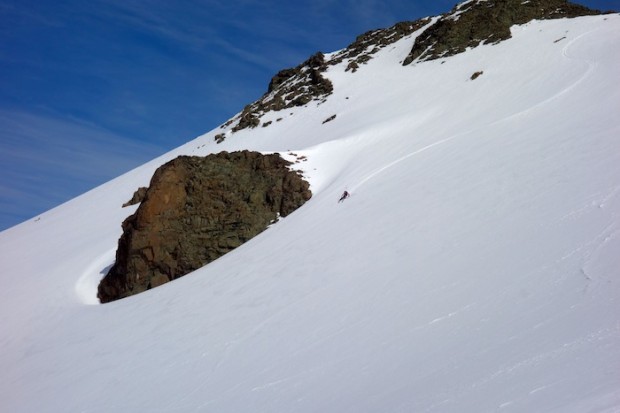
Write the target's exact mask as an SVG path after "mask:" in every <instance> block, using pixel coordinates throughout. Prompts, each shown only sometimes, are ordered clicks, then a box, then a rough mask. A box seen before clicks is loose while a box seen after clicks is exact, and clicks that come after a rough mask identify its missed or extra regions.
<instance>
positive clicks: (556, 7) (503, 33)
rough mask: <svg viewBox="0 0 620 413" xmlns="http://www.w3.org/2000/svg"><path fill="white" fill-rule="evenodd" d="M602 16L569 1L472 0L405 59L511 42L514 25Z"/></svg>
mask: <svg viewBox="0 0 620 413" xmlns="http://www.w3.org/2000/svg"><path fill="white" fill-rule="evenodd" d="M594 14H600V12H599V11H598V10H592V9H589V8H587V7H584V6H580V5H577V4H573V3H570V2H568V1H566V0H528V1H524V0H471V1H465V2H462V3H460V4H458V5H456V6H455V7H454V9H452V11H451V12H450V13H448V14H446V15H443V16H442V17H441V18H440V19H439V20H437V21H436V22H435V23H434V24H433V25H431V26H430V27H428V28H427V29H426V30H424V32H422V34H420V35H419V36H418V37H417V38H416V41H415V43H414V45H413V48H412V49H411V52H410V53H409V55H408V56H407V58H406V59H405V60H404V62H403V65H408V64H410V63H412V62H413V61H426V60H434V59H439V58H442V57H447V56H452V55H455V54H458V53H462V52H464V51H465V50H467V48H470V47H476V46H478V45H480V44H482V43H487V44H493V43H498V42H501V41H502V40H506V39H509V38H510V37H511V35H510V26H512V25H515V24H525V23H527V22H529V21H531V20H534V19H539V20H542V19H559V18H562V17H578V16H585V15H594Z"/></svg>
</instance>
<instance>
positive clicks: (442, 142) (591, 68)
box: [352, 29, 597, 192]
mask: <svg viewBox="0 0 620 413" xmlns="http://www.w3.org/2000/svg"><path fill="white" fill-rule="evenodd" d="M596 31H597V30H596V29H595V30H591V31H589V32H586V33H583V34H581V35H579V36H577V37H576V38H574V39H572V40H571V41H570V42H569V43H568V44H567V45H566V46H564V48H563V49H562V55H563V56H564V57H565V58H566V59H568V60H573V61H582V62H585V63H586V64H587V68H586V70H585V71H584V72H583V74H582V75H581V76H580V77H579V78H578V79H577V80H575V81H574V82H573V83H571V84H570V85H568V86H567V87H565V88H564V89H562V90H561V91H559V92H557V93H556V94H554V95H553V96H551V97H549V98H547V99H545V100H543V101H541V102H538V103H536V104H534V105H532V106H530V107H528V108H526V109H523V110H520V111H518V112H516V113H513V114H510V115H508V116H505V117H504V118H502V119H498V120H495V121H492V122H490V123H489V124H487V125H485V126H481V127H479V128H476V129H472V130H470V131H467V132H462V133H458V134H456V135H453V136H450V137H448V138H445V139H442V140H440V141H437V142H434V143H432V144H430V145H426V146H424V147H422V148H420V149H417V150H415V151H413V152H411V153H408V154H407V155H404V156H402V157H400V158H398V159H396V160H395V161H393V162H390V163H389V164H387V165H385V166H383V167H381V168H379V169H377V170H376V171H374V172H372V173H371V174H369V175H368V176H366V177H364V178H363V179H362V180H361V181H359V182H358V183H357V184H356V185H354V186H353V187H352V191H353V192H355V191H357V190H358V189H359V188H360V187H361V186H363V185H364V184H365V183H367V182H368V181H370V180H371V179H373V178H375V177H377V176H378V175H380V174H382V173H383V172H385V171H387V170H388V169H390V168H392V167H394V166H396V165H398V164H399V163H401V162H403V161H406V160H407V159H409V158H411V157H413V156H415V155H418V154H420V153H423V152H425V151H427V150H429V149H432V148H435V147H437V146H442V145H445V144H447V143H449V142H451V141H454V140H455V139H458V138H461V137H465V136H471V135H473V134H474V133H475V132H476V131H479V130H482V129H485V128H488V127H491V126H495V125H498V124H500V123H502V122H507V121H510V120H513V119H515V118H518V117H520V116H523V115H526V114H528V113H530V112H532V111H534V110H536V109H539V108H541V107H543V106H545V105H548V104H550V103H552V102H553V101H555V100H557V99H559V98H560V97H562V96H564V95H566V94H567V93H569V92H570V91H571V90H573V89H574V88H576V87H577V86H579V85H580V84H581V83H583V82H584V80H585V79H587V78H588V77H590V76H591V75H592V73H593V72H594V70H595V68H596V61H591V60H588V59H583V58H577V57H571V56H570V55H569V50H570V48H571V47H572V46H573V45H574V44H575V43H577V42H578V41H579V40H581V39H583V38H584V37H586V36H588V35H592V34H594V33H596Z"/></svg>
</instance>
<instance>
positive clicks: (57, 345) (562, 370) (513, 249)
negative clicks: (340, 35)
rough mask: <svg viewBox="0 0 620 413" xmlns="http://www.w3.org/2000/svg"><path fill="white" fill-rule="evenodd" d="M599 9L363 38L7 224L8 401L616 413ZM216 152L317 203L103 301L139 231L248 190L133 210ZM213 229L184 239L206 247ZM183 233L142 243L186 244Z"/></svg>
mask: <svg viewBox="0 0 620 413" xmlns="http://www.w3.org/2000/svg"><path fill="white" fill-rule="evenodd" d="M515 7H518V8H519V10H521V11H519V10H516V9H515ZM526 9H532V10H534V11H536V13H539V14H536V16H537V17H534V18H533V20H527V21H524V20H521V19H522V17H521V16H522V10H526ZM541 10H542V11H541ZM572 10H582V11H583V13H581V12H579V14H585V15H583V16H580V17H570V16H573V14H572V13H573V11H572ZM591 14H592V12H591V11H588V10H586V9H582V8H579V7H577V6H572V5H570V4H569V3H566V2H557V6H556V3H555V2H551V1H550V2H535V1H527V0H523V1H520V2H508V1H505V2H499V1H491V0H489V1H469V2H464V3H461V4H460V5H458V6H457V7H456V8H455V9H453V10H452V11H451V12H449V13H447V14H444V15H441V16H435V17H431V18H427V19H422V20H418V21H413V22H405V23H399V24H397V25H395V26H393V27H391V28H388V29H382V30H375V31H371V32H368V33H365V34H363V35H361V36H359V37H358V38H357V39H356V40H355V41H354V42H353V43H352V44H351V46H350V47H348V48H346V49H343V50H339V51H335V52H331V53H321V54H315V55H313V56H312V57H311V58H310V59H308V60H307V61H306V62H304V63H302V64H300V65H298V66H296V67H294V68H291V69H287V70H284V71H281V72H279V73H278V74H276V75H275V76H274V78H273V79H272V81H271V82H270V84H269V85H265V90H266V93H265V95H264V96H263V97H262V98H261V99H259V100H258V101H257V102H254V103H252V104H250V105H248V106H247V107H246V108H244V109H243V110H242V111H241V112H240V113H238V114H236V115H235V116H234V117H233V118H232V119H231V120H230V121H229V122H227V123H226V124H224V125H221V126H219V127H216V128H215V129H213V130H212V131H210V132H208V133H206V134H204V135H203V136H200V137H198V138H196V139H195V140H192V141H190V142H188V143H187V144H185V145H183V146H181V147H179V148H177V149H175V150H173V151H171V152H170V153H167V154H165V155H164V156H162V157H160V158H157V159H154V160H153V161H151V162H149V163H147V164H145V165H143V166H141V167H139V168H137V169H135V170H133V171H131V172H129V173H127V174H125V175H123V176H121V177H118V178H117V179H115V180H113V181H110V182H109V183H107V184H105V185H103V186H101V187H99V188H96V189H94V190H92V191H90V192H88V193H86V194H84V195H82V196H80V197H78V198H76V199H74V200H72V201H70V202H68V203H66V204H64V205H62V206H60V207H58V208H55V209H53V210H51V211H49V212H47V213H45V214H43V215H41V216H40V218H39V219H37V220H33V221H28V222H24V223H23V224H21V225H19V226H16V227H14V228H11V229H9V230H6V231H4V232H2V233H0V251H2V259H0V280H1V281H0V282H1V285H2V288H0V311H2V312H3V314H5V318H4V320H3V325H2V329H1V330H0V349H1V350H2V351H0V365H1V366H2V372H0V383H1V385H0V406H1V409H0V410H2V411H7V412H17V413H26V412H60V411H62V412H91V413H100V412H110V411H113V412H128V413H129V412H142V411H148V412H160V411H161V412H177V413H183V412H196V411H205V412H224V413H225V412H231V413H232V412H235V413H236V412H248V411H252V412H254V411H257V412H297V413H305V412H308V413H310V412H440V413H450V412H557V413H560V412H561V413H582V412H605V413H611V412H617V411H618V410H619V409H620V393H619V392H618V383H620V373H619V370H618V368H617V366H618V365H620V350H619V349H620V324H619V323H618V314H620V300H618V297H620V279H619V274H620V261H619V260H618V252H619V251H620V120H619V118H618V111H617V108H619V107H620V87H619V86H618V82H617V77H618V73H620V53H619V52H618V51H619V50H620V15H618V14H605V15H595V14H594V15H591ZM474 16H478V17H474ZM551 17H561V18H551ZM478 19H487V20H485V21H483V20H480V21H479V20H478ZM488 19H491V20H488ZM492 19H495V20H496V21H497V25H498V26H497V27H499V28H501V30H499V29H498V30H497V31H495V30H494V31H492V32H489V31H487V28H488V26H490V23H489V22H490V21H493V20H492ZM467 22H469V23H468V24H470V25H469V26H463V27H469V29H467V30H465V31H463V29H462V27H461V25H463V24H465V23H467ZM506 27H508V32H506V30H505V29H506ZM452 37H454V39H452ZM470 38H471V39H470ZM500 39H502V41H498V40H500ZM464 41H466V42H465V43H463V42H464ZM412 53H413V54H412ZM412 56H414V57H412ZM410 57H412V59H410V61H408V59H409V58H410ZM405 62H407V63H409V64H406V65H403V63H405ZM239 153H242V154H244V155H239ZM257 153H259V154H260V155H261V156H259V155H258V154H257ZM233 154H235V155H233ZM276 154H278V155H276ZM209 156H212V157H213V156H214V157H228V156H230V157H244V156H247V157H248V158H252V159H262V157H272V158H273V159H274V161H273V162H275V163H277V164H278V165H281V166H284V167H285V169H283V170H281V171H280V170H279V169H278V170H279V171H280V172H278V173H277V174H276V175H274V176H281V175H278V174H280V173H283V174H284V175H288V174H289V172H290V173H293V174H295V175H296V176H298V177H303V180H304V181H307V182H309V185H310V187H309V188H308V189H309V190H310V191H311V192H312V198H311V199H309V200H308V201H307V202H305V203H303V205H302V206H300V207H299V208H298V209H296V210H295V211H294V212H292V213H290V214H288V215H287V216H286V217H282V216H281V217H280V219H278V220H277V222H272V221H273V219H272V217H273V216H274V215H275V216H277V213H278V212H280V213H282V212H284V210H282V209H279V208H277V207H275V206H274V208H273V209H271V208H269V210H268V211H266V212H265V211H263V212H264V215H263V212H251V214H256V215H260V216H261V217H263V218H265V219H264V220H263V225H264V221H268V223H269V226H268V228H267V229H265V230H264V231H262V232H260V234H259V235H257V236H255V237H253V238H252V239H250V240H248V241H247V242H245V243H244V244H243V245H241V246H238V247H237V248H235V249H234V250H230V251H229V252H228V253H227V254H225V255H223V256H221V257H219V258H217V259H215V260H214V261H212V262H210V263H209V264H208V265H206V266H204V267H202V268H199V269H196V270H195V271H193V272H190V273H189V274H187V275H185V276H183V277H182V278H179V279H175V280H174V281H173V282H167V283H165V284H163V285H160V286H159V287H157V288H152V289H149V290H148V291H145V292H144V293H142V294H138V295H134V296H131V297H127V298H124V299H122V300H117V301H113V302H110V303H107V304H104V305H99V304H100V303H99V300H98V299H97V286H98V285H99V282H100V281H101V279H102V277H103V276H104V275H105V274H107V273H109V272H110V270H111V269H112V268H115V267H114V266H116V265H118V264H120V262H117V261H120V259H117V257H116V250H117V245H118V241H119V239H121V237H122V236H123V228H122V226H121V225H122V223H123V222H127V224H126V227H127V226H133V225H135V226H136V227H139V226H140V225H141V222H142V221H140V220H139V219H137V218H136V219H134V218H130V217H131V216H133V214H137V215H141V214H145V210H146V212H149V210H150V211H151V212H153V211H154V212H161V211H160V210H159V209H158V208H159V207H160V203H166V202H168V204H175V205H176V204H178V205H179V208H174V209H173V210H174V211H181V212H183V213H185V211H186V210H190V209H191V208H193V207H194V206H195V205H196V204H198V203H201V204H205V205H207V206H210V205H212V204H211V203H212V202H213V201H212V199H216V200H217V199H218V197H224V198H226V197H228V195H229V191H230V192H232V191H234V189H229V187H226V188H224V190H223V191H219V192H218V191H217V190H218V188H220V189H221V187H219V186H218V183H217V182H209V184H208V185H207V180H210V179H211V178H209V177H206V176H205V177H201V179H202V181H201V179H198V180H195V181H192V183H191V184H185V183H181V182H184V181H177V180H175V179H171V180H170V182H169V183H170V185H168V186H162V187H161V188H160V187H159V186H158V185H154V186H157V188H153V191H152V192H151V195H149V191H151V189H149V191H146V195H145V196H144V198H143V200H142V202H143V203H145V204H146V203H147V201H148V198H149V197H151V199H155V200H159V201H158V202H155V203H154V205H152V204H151V205H146V206H144V207H142V210H139V208H141V207H140V206H138V205H133V206H127V207H125V208H123V207H122V205H123V204H124V203H126V201H127V200H129V199H132V195H133V194H134V193H135V192H137V191H136V190H137V189H139V188H142V187H147V186H149V183H150V182H151V181H152V177H153V176H154V174H155V172H156V171H158V170H159V171H160V172H158V175H159V174H163V175H166V174H167V172H166V171H167V168H168V167H170V165H172V168H173V169H176V170H177V172H178V173H179V174H186V173H187V174H190V173H193V172H192V171H193V170H194V169H195V168H198V169H202V165H203V161H202V160H204V159H206V158H207V157H209ZM179 159H180V160H179ZM184 162H186V163H184ZM163 165H169V166H168V167H165V168H162V166H163ZM226 165H227V164H226ZM252 165H253V164H252ZM160 168H161V169H160ZM219 168H224V169H222V170H225V168H228V166H221V167H220V166H218V169H219ZM252 171H253V170H252V169H251V168H250V172H249V173H247V174H245V175H244V178H243V181H242V182H241V181H240V183H242V185H241V186H243V187H246V186H254V185H255V184H250V183H249V182H253V179H254V178H255V176H254V175H255V174H260V172H258V171H254V172H252ZM166 176H168V175H166ZM170 176H172V177H174V176H176V175H174V174H171V175H170ZM209 176H210V175H209ZM269 179H271V178H269V177H268V181H269ZM274 179H276V180H277V179H279V178H274ZM283 179H285V178H283ZM216 181H218V180H216ZM153 182H154V184H156V183H157V182H158V181H157V180H155V181H153ZM201 182H203V183H204V185H203V184H202V183H201ZM243 182H248V183H247V184H243ZM269 182H271V181H269ZM272 184H273V183H272V182H271V183H269V186H270V188H273V185H272ZM256 185H259V184H256ZM261 185H262V184H261ZM300 185H302V186H300V187H299V189H301V195H302V198H303V196H304V193H306V192H305V190H304V188H303V184H301V183H300ZM276 187H278V186H277V185H276ZM230 188H232V186H231V187H230ZM160 189H161V190H160ZM212 190H213V191H215V192H216V193H215V194H213V193H211V191H212ZM344 191H347V192H348V193H349V194H350V196H349V197H348V198H346V199H345V200H344V201H343V202H340V203H339V202H338V200H339V199H340V198H341V195H342V194H343V192H344ZM144 192H145V191H144V190H143V191H142V193H144ZM267 192H269V189H267ZM270 193H271V194H272V195H273V194H274V193H273V192H270ZM179 194H181V195H179ZM184 194H191V197H186V195H184ZM212 195H215V197H212ZM245 195H246V196H240V197H239V199H238V200H239V201H240V202H241V203H235V204H231V205H235V206H234V207H231V206H226V204H224V206H223V207H222V208H221V209H223V210H224V211H225V212H226V213H228V217H230V220H229V221H231V223H232V224H234V225H236V222H237V221H235V219H236V217H237V212H238V211H237V208H238V209H239V212H242V210H250V211H253V210H252V207H253V206H255V205H256V204H261V202H262V200H263V198H262V197H260V196H257V195H252V193H251V191H249V192H248V193H247V194H245ZM230 197H233V195H230ZM234 197H236V196H234ZM259 198H260V199H259ZM306 198H307V197H306ZM140 199H141V197H139V196H136V198H135V200H136V201H140ZM270 199H273V200H276V204H278V205H280V206H281V203H279V201H277V200H278V199H279V198H278V197H277V196H274V197H271V196H270ZM252 200H254V201H257V202H253V201H252ZM203 201H204V202H203ZM258 201H261V202H258ZM244 203H245V204H244ZM220 206H222V204H218V207H220ZM285 210H286V211H287V212H289V211H290V210H289V209H287V208H285ZM165 213H166V214H167V213H168V212H165ZM281 215H282V214H281ZM147 218H148V217H147ZM203 218H204V217H201V216H191V217H189V216H183V217H182V221H183V223H184V226H181V227H179V228H180V231H181V232H185V231H193V230H194V229H195V227H199V228H202V229H204V230H205V233H208V232H209V231H211V228H210V227H209V226H208V225H203V224H204V223H205V222H206V221H208V220H207V219H203ZM261 219H262V218H261ZM167 225H168V224H166V225H163V226H161V227H156V228H155V232H153V233H152V235H148V236H146V235H145V237H150V236H152V237H154V238H155V239H157V240H159V238H158V237H160V236H161V238H164V239H165V241H169V238H168V237H167V236H166V234H165V231H167V228H168V226H167ZM158 231H159V232H158ZM162 234H163V235H162ZM202 235H204V234H201V236H202ZM140 236H142V235H140ZM237 241H238V240H236V239H235V238H234V237H232V238H231V237H228V238H227V240H225V241H224V242H223V244H222V245H221V248H222V249H226V250H227V251H228V250H229V247H233V246H237V244H238V242H237ZM177 244H178V245H177ZM177 244H175V245H166V248H162V251H163V252H162V255H164V258H165V259H164V262H163V264H165V265H168V266H170V267H171V268H172V267H174V266H175V265H179V266H184V263H182V265H180V264H179V262H178V261H179V260H177V262H176V263H175V262H174V259H175V258H176V257H177V256H174V257H173V256H172V255H171V256H170V257H168V256H165V252H167V251H172V252H175V254H176V252H184V251H182V250H187V249H189V248H191V249H193V248H198V249H199V248H200V247H201V245H202V244H201V241H200V240H198V241H197V242H194V241H192V243H191V245H190V246H187V245H188V244H186V243H184V242H181V243H177ZM168 247H169V248H168ZM203 252H204V251H203ZM144 254H145V255H146V256H147V257H150V255H149V254H150V252H149V251H148V249H147V250H145V251H144ZM163 264H162V265H163ZM162 268H163V267H162ZM114 271H116V270H114ZM143 274H144V273H142V272H141V271H140V269H138V271H137V272H135V273H132V275H131V277H135V278H140V277H142V275H143ZM174 274H176V273H174ZM162 280H163V278H162V277H160V276H159V274H154V281H152V283H153V284H159V283H160V282H161V281H162ZM132 281H133V280H132ZM153 284H151V286H153ZM136 288H137V289H140V288H142V287H136Z"/></svg>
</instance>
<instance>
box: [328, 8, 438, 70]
mask: <svg viewBox="0 0 620 413" xmlns="http://www.w3.org/2000/svg"><path fill="white" fill-rule="evenodd" d="M430 21H431V19H429V18H425V19H420V20H415V21H404V22H400V23H396V24H395V25H394V26H392V27H389V28H387V29H377V30H371V31H369V32H366V33H364V34H361V35H359V36H357V38H356V39H355V41H354V42H353V43H351V44H350V45H348V46H347V47H346V48H345V49H343V50H341V51H340V52H338V53H336V54H335V55H334V56H333V58H332V59H330V61H329V64H330V65H333V64H338V63H341V62H343V61H346V62H347V68H346V71H347V72H348V71H352V72H356V71H357V69H359V67H360V65H363V64H366V63H368V61H370V60H371V59H372V55H374V54H375V53H377V52H378V51H380V50H381V49H383V48H384V47H386V46H389V45H391V44H393V43H395V42H397V41H399V40H400V39H402V38H403V37H405V36H409V35H410V34H412V33H413V32H415V31H417V30H419V29H421V28H422V27H424V25H426V24H428V23H430Z"/></svg>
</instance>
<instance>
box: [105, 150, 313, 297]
mask: <svg viewBox="0 0 620 413" xmlns="http://www.w3.org/2000/svg"><path fill="white" fill-rule="evenodd" d="M289 165H290V162H288V161H285V160H284V159H282V158H281V157H280V156H279V155H278V154H274V155H262V154H260V153H258V152H249V151H243V152H233V153H228V152H222V153H219V154H216V155H210V156H207V157H204V158H202V157H188V156H182V157H179V158H177V159H174V160H173V161H171V162H168V163H167V164H165V165H163V166H161V167H160V168H159V169H158V170H157V171H156V172H155V174H154V175H153V178H152V179H151V184H150V186H149V188H148V191H147V193H146V196H145V198H144V200H143V201H142V203H141V204H140V206H139V207H138V209H137V211H136V212H135V214H133V215H131V216H130V217H129V218H127V219H126V220H125V221H124V222H123V235H122V236H121V238H120V240H119V244H118V250H117V252H116V263H115V264H114V266H113V267H112V268H111V269H110V271H109V272H108V274H107V275H106V276H105V277H104V279H103V280H102V281H101V283H100V284H99V291H98V297H99V299H100V300H101V302H102V303H105V302H109V301H113V300H117V299H119V298H123V297H127V296H130V295H134V294H137V293H140V292H142V291H145V290H148V289H150V288H153V287H156V286H158V285H161V284H164V283H166V282H168V281H171V280H174V279H176V278H179V277H182V276H183V275H185V274H187V273H189V272H191V271H194V270H196V269H198V268H200V267H202V266H204V265H205V264H207V263H209V262H211V261H213V260H215V259H217V258H219V257H221V256H222V255H224V254H226V253H227V252H229V251H231V250H233V249H234V248H236V247H238V246H240V245H241V244H243V243H244V242H246V241H248V240H249V239H251V238H252V237H254V236H256V235H257V234H259V233H260V232H262V231H263V230H265V229H266V228H267V226H268V225H269V224H270V223H272V222H274V221H275V220H277V217H278V215H281V216H286V215H288V214H290V213H291V212H293V211H294V210H295V209H297V208H299V207H300V206H301V205H303V204H304V203H305V202H306V201H307V200H308V199H310V197H311V193H310V190H309V185H308V183H307V182H306V181H304V180H303V179H302V178H301V176H300V175H299V174H298V173H297V172H294V171H291V170H289V168H288V166H289Z"/></svg>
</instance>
